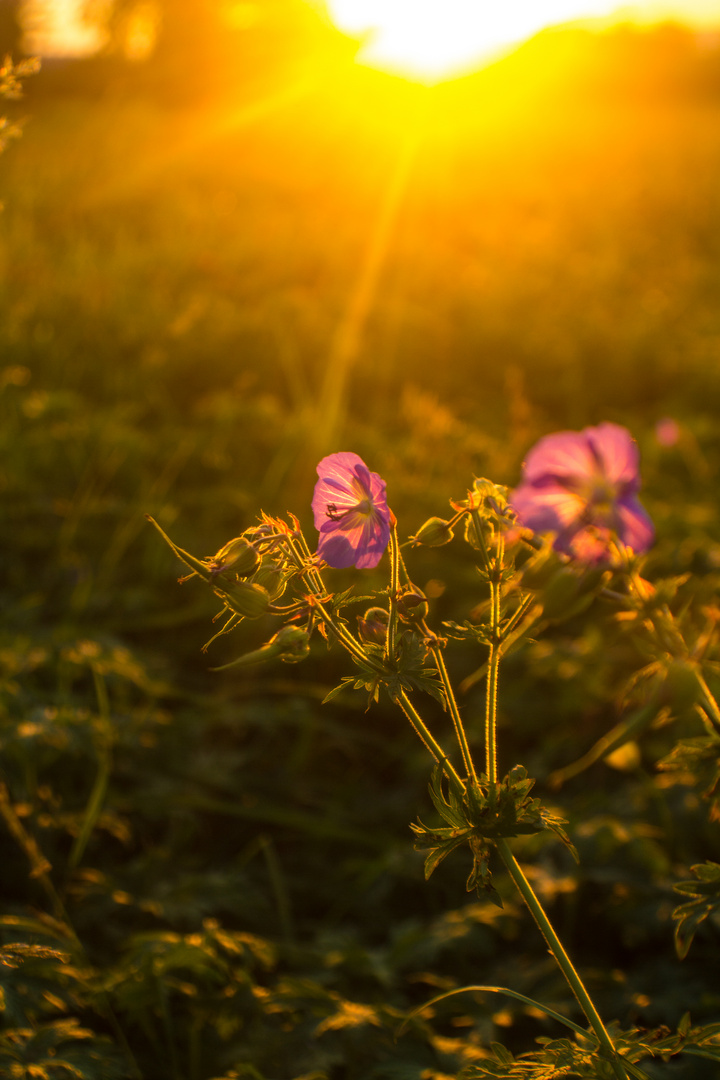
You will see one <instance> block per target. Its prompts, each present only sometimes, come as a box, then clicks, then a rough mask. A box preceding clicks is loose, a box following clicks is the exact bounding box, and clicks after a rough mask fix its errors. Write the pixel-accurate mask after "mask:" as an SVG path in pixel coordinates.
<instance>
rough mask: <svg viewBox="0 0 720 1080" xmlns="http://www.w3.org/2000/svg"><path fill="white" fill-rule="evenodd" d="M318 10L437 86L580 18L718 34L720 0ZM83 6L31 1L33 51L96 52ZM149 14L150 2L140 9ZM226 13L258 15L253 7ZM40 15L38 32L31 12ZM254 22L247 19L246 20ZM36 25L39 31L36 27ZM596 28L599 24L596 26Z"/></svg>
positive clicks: (349, 4) (369, 57) (378, 56)
mask: <svg viewBox="0 0 720 1080" xmlns="http://www.w3.org/2000/svg"><path fill="white" fill-rule="evenodd" d="M307 2H308V3H310V4H312V5H313V6H315V7H316V8H317V7H319V8H321V9H323V10H324V11H325V12H326V13H327V14H328V15H329V17H330V18H331V20H332V21H333V22H334V23H335V25H336V26H337V27H338V29H340V30H342V31H344V32H346V33H349V34H352V35H358V36H359V35H364V36H365V38H366V42H365V44H364V45H363V46H362V48H361V50H360V52H359V54H358V61H359V62H360V63H363V64H366V65H368V66H370V67H376V68H380V69H382V70H386V71H389V72H392V73H393V74H396V75H401V76H404V77H406V78H409V79H412V80H417V81H421V82H437V81H441V80H442V79H444V78H448V77H453V76H456V75H460V74H464V73H467V72H469V71H472V70H475V69H477V68H478V67H481V66H483V64H484V63H485V62H487V61H488V60H491V59H494V58H496V57H497V56H498V55H500V54H502V52H504V51H507V50H508V49H510V48H512V47H513V46H515V45H517V44H519V43H521V42H522V41H524V40H526V39H527V38H529V37H532V36H533V35H534V34H535V33H537V32H538V31H540V30H542V29H543V28H545V27H548V26H554V25H558V24H561V23H565V22H569V21H576V20H579V19H588V18H589V19H599V20H605V21H606V23H607V25H612V24H613V23H615V22H627V21H634V22H641V23H647V22H649V23H652V22H659V21H664V20H668V19H672V20H675V21H679V22H684V23H686V24H690V25H694V26H697V27H700V28H703V27H705V28H707V27H709V26H715V27H720V0H637V2H636V3H634V4H632V5H626V6H622V7H618V5H617V0H504V2H503V3H502V4H488V3H484V2H479V0H307ZM81 6H82V0H30V3H29V6H28V10H29V12H30V18H29V35H28V36H29V38H30V41H29V45H30V49H31V51H34V52H39V53H41V54H45V55H48V54H52V55H87V54H89V53H92V52H94V51H96V50H97V49H98V48H99V47H100V46H101V45H102V38H101V37H100V35H99V33H98V31H97V29H95V28H93V27H92V26H89V25H87V24H84V23H83V22H82V19H81V15H80V11H81ZM145 6H146V7H147V8H148V10H149V9H150V8H151V7H152V0H147V3H146V5H145ZM228 8H229V9H231V8H238V9H241V8H242V9H243V10H244V9H248V10H249V9H251V8H252V9H257V12H258V15H260V14H261V11H262V5H261V3H260V0H257V2H256V3H254V4H253V3H248V2H244V3H235V4H233V3H229V4H228ZM33 12H35V13H42V14H43V16H44V18H43V27H44V29H43V30H42V32H39V31H37V30H35V31H33V28H32V27H33V19H32V13H33ZM250 21H253V20H250ZM38 25H39V24H38ZM601 25H602V23H601Z"/></svg>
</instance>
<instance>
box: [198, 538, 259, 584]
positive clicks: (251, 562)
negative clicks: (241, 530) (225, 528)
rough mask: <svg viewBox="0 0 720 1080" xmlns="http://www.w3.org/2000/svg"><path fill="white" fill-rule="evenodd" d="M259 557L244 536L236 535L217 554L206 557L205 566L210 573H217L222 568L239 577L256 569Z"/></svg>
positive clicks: (247, 574)
mask: <svg viewBox="0 0 720 1080" xmlns="http://www.w3.org/2000/svg"><path fill="white" fill-rule="evenodd" d="M259 562H260V557H259V555H258V553H257V551H256V550H255V548H254V547H253V546H252V544H249V543H248V541H247V540H246V539H245V537H244V536H236V537H235V539H234V540H230V541H229V543H227V544H225V547H221V548H220V550H219V551H218V553H217V555H213V557H212V559H208V562H207V567H208V570H209V571H210V573H211V574H219V573H221V572H222V571H223V570H232V571H233V573H235V574H239V575H240V577H248V576H249V575H250V574H252V573H253V571H254V570H256V569H257V566H258V564H259Z"/></svg>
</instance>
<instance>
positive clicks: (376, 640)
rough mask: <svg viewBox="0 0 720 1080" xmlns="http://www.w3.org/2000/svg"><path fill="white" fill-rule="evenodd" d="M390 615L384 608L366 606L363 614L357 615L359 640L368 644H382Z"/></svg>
mask: <svg viewBox="0 0 720 1080" xmlns="http://www.w3.org/2000/svg"><path fill="white" fill-rule="evenodd" d="M389 618H390V615H389V613H388V612H387V610H386V609H385V608H381V607H371V608H368V609H367V611H366V612H365V614H364V615H362V616H361V615H358V617H357V621H358V634H359V635H360V640H361V641H365V642H367V643H368V644H369V645H384V644H385V638H386V637H387V626H388V621H389Z"/></svg>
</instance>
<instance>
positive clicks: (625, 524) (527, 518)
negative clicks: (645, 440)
mask: <svg viewBox="0 0 720 1080" xmlns="http://www.w3.org/2000/svg"><path fill="white" fill-rule="evenodd" d="M639 488H640V474H639V470H638V448H637V444H636V443H635V441H634V439H633V438H632V436H631V435H630V432H629V431H627V430H626V429H625V428H623V427H619V425H617V424H599V425H598V427H589V428H585V429H584V430H583V431H560V432H558V433H557V434H555V435H546V436H545V438H544V439H540V441H539V442H538V443H537V444H536V445H535V446H534V447H533V448H532V450H531V451H530V453H529V454H528V456H527V461H526V462H525V464H524V465H523V482H522V483H521V485H520V487H518V488H516V489H515V491H514V492H513V493H512V495H511V497H510V505H511V506H512V507H513V509H514V510H515V512H516V514H517V516H518V520H519V522H520V524H521V525H524V526H525V527H526V528H528V529H532V530H533V531H534V532H541V533H542V532H554V533H556V534H557V535H556V538H555V542H554V547H555V548H556V550H557V551H562V552H565V554H567V555H572V556H574V557H575V558H576V559H579V560H580V561H582V562H601V561H603V560H606V559H608V558H609V557H610V555H611V545H612V542H613V541H614V540H616V539H617V540H620V541H621V543H623V544H624V545H625V546H626V547H628V548H632V550H633V551H634V552H638V553H639V552H643V551H647V549H648V548H649V547H650V545H651V544H652V541H653V537H654V529H653V525H652V522H651V520H650V518H649V517H648V515H647V514H646V512H645V511H644V510H643V508H642V506H641V505H640V503H639V502H638V500H637V498H636V495H637V492H638V490H639Z"/></svg>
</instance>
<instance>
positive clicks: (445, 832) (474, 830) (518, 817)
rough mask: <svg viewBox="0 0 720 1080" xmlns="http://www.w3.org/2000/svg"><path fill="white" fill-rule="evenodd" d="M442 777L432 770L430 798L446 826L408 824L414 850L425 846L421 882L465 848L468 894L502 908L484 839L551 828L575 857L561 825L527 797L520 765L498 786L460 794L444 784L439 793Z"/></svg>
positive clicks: (468, 788)
mask: <svg viewBox="0 0 720 1080" xmlns="http://www.w3.org/2000/svg"><path fill="white" fill-rule="evenodd" d="M443 779H444V773H443V771H442V770H441V769H440V768H436V769H435V770H434V772H433V778H432V783H431V784H430V797H431V798H432V801H433V804H434V806H435V809H436V810H437V811H438V813H439V814H440V816H441V817H442V819H443V821H445V822H447V826H446V827H440V828H437V827H435V828H428V826H426V825H423V823H422V822H418V824H417V825H412V826H411V828H412V830H413V832H414V833H415V844H416V847H418V848H420V849H421V850H422V849H425V848H430V852H429V854H428V855H427V857H426V859H425V878H426V880H427V878H429V877H430V875H431V874H432V873H433V872H434V871H435V870H436V869H437V867H438V866H439V865H440V863H441V862H442V861H443V859H445V858H446V857H447V856H448V855H449V854H450V853H451V852H452V851H455V849H456V848H458V847H462V846H463V845H464V844H468V845H469V847H470V851H471V852H472V856H473V869H472V871H471V873H470V876H469V878H468V881H467V889H468V892H470V891H471V890H472V889H476V890H477V892H478V895H481V894H482V893H487V894H488V896H489V897H490V899H491V900H492V901H493V903H496V904H498V906H499V907H502V900H501V899H500V896H499V895H498V893H497V891H496V889H495V888H494V886H493V884H492V878H491V873H490V868H489V862H490V853H491V850H492V846H491V844H490V843H488V841H493V840H498V839H501V838H508V837H514V836H528V835H532V834H533V833H538V832H540V831H541V830H543V829H550V830H551V831H552V832H554V833H555V835H556V836H558V837H559V839H560V840H562V842H563V843H564V844H565V845H566V846H567V847H568V848H569V850H570V851H572V852H573V854H576V853H575V849H574V847H573V845H572V843H571V841H570V838H569V837H568V835H567V833H566V832H565V830H564V829H563V825H565V824H567V823H566V821H565V820H564V819H563V818H561V817H559V816H558V815H557V814H555V813H553V812H551V811H550V810H548V809H547V808H546V807H544V806H543V805H542V804H541V803H540V800H539V799H531V798H530V791H531V789H532V788H533V786H534V783H535V781H534V780H531V779H530V778H529V777H528V775H527V771H526V770H525V769H524V768H523V767H522V765H516V766H515V768H514V769H512V770H511V771H510V772H509V773H508V775H507V776H506V777H504V778H503V779H502V780H501V781H500V782H499V783H496V784H489V783H487V781H485V782H484V783H480V784H476V783H473V782H471V781H468V783H467V785H466V788H465V790H458V789H456V787H455V786H454V785H453V784H452V782H451V783H450V784H449V792H448V795H447V796H446V795H445V792H444V790H443Z"/></svg>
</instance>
